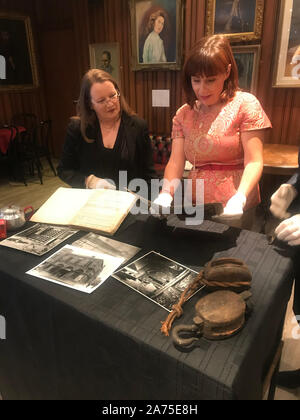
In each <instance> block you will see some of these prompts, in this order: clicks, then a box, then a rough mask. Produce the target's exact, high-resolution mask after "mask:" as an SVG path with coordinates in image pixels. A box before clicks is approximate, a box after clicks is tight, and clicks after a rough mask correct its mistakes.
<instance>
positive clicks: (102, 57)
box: [89, 42, 120, 83]
mask: <svg viewBox="0 0 300 420" xmlns="http://www.w3.org/2000/svg"><path fill="white" fill-rule="evenodd" d="M89 53H90V67H91V68H92V69H101V70H104V71H106V72H107V73H109V74H111V75H112V77H113V78H114V79H115V80H116V81H117V82H118V83H120V46H119V43H118V42H110V43H100V44H90V45H89Z"/></svg>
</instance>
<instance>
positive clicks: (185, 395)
mask: <svg viewBox="0 0 300 420" xmlns="http://www.w3.org/2000/svg"><path fill="white" fill-rule="evenodd" d="M82 234H83V232H80V233H78V234H76V235H75V236H73V237H71V238H69V239H68V240H67V241H66V242H65V243H69V244H70V243H72V242H73V241H75V240H76V239H78V237H79V236H81V235H82ZM113 238H114V239H116V240H119V241H122V242H127V243H130V244H132V245H135V246H139V247H141V248H142V251H141V252H140V253H139V254H138V255H137V256H136V257H135V258H138V257H139V256H141V255H143V254H145V253H146V252H148V251H150V250H154V251H156V252H159V253H161V254H162V255H164V256H166V257H169V258H171V259H173V260H175V261H177V262H179V263H181V264H183V265H186V266H188V267H190V268H192V269H194V270H196V271H197V272H198V271H200V270H201V268H202V267H203V265H204V264H205V263H206V262H207V261H209V260H210V259H212V258H217V257H220V256H232V257H236V258H241V259H243V260H244V261H245V263H246V264H247V265H248V266H249V268H250V270H251V272H252V276H253V278H252V293H253V296H252V303H253V305H254V309H253V312H252V314H251V316H250V317H249V319H248V320H247V322H246V324H245V326H244V328H243V329H242V330H241V331H240V332H239V333H238V334H236V335H235V336H233V337H231V338H229V339H226V340H222V341H208V340H206V339H204V338H201V339H200V341H199V343H198V345H197V346H196V348H194V349H193V350H192V351H191V352H186V353H185V352H180V351H179V350H177V349H176V348H175V347H174V346H173V344H172V341H171V338H170V337H165V336H164V335H163V334H162V333H161V332H160V326H161V321H164V320H165V318H166V316H167V314H168V312H167V311H165V310H164V309H163V308H161V307H160V306H158V305H156V304H155V303H154V302H152V301H150V300H148V299H146V298H145V297H143V296H142V295H140V294H139V293H137V292H135V291H134V290H132V289H131V288H129V287H127V286H126V285H124V284H123V283H120V282H119V281H118V280H116V279H114V278H113V277H110V278H109V279H107V280H106V281H105V282H104V284H102V285H101V286H100V287H99V288H98V289H96V290H95V291H94V292H93V293H92V294H85V293H82V292H79V291H76V290H73V289H70V288H67V287H64V286H60V285H57V284H54V283H51V282H48V281H46V280H43V279H40V278H36V277H33V276H30V275H28V274H25V272H26V271H27V270H29V269H31V268H33V267H34V266H36V265H37V264H39V263H40V262H41V261H43V260H44V259H46V258H47V257H48V256H49V255H50V254H52V253H53V252H55V251H57V249H58V248H56V249H54V250H52V251H50V252H49V253H48V254H46V255H44V256H43V257H37V256H34V255H31V254H26V253H23V252H21V251H17V250H14V249H10V248H6V247H0V315H2V316H4V317H5V319H6V339H5V340H0V392H1V393H2V396H3V398H4V399H98V400H99V399H100V400H104V399H111V400H113V399H119V400H120V399H121V400H125V399H129V400H132V399H135V400H140V399H146V400H152V399H157V400H158V399H159V400H161V399H164V400H193V399H196V400H201V399H210V400H212V399H237V400H238V399H259V398H261V397H262V384H263V381H264V378H265V375H266V373H267V371H268V369H269V365H270V363H271V360H272V358H273V355H274V352H275V350H276V347H277V345H278V343H279V340H280V337H281V331H282V322H283V319H284V314H285V311H286V305H287V302H288V300H289V297H290V293H291V287H292V279H293V273H292V263H291V258H290V257H291V249H289V248H288V247H287V248H285V247H282V246H278V245H276V244H274V245H269V244H268V241H267V237H266V236H265V235H261V234H258V233H254V232H250V231H246V230H242V231H241V230H239V229H235V228H229V227H227V226H225V225H222V224H217V223H214V222H210V221H205V222H204V223H203V224H202V225H200V226H198V227H191V228H188V227H187V226H185V224H184V222H183V221H181V220H180V219H179V218H178V217H177V216H169V218H168V220H167V221H165V220H164V221H161V220H158V219H155V218H153V217H148V216H138V217H134V216H132V215H129V216H128V218H127V219H126V220H125V221H124V223H123V225H122V226H121V227H120V229H119V231H118V232H117V233H116V234H115V235H114V237H113ZM65 243H64V244H65ZM64 244H61V245H60V246H59V247H62V246H63V245H64ZM135 258H134V259H135ZM201 293H203V292H199V293H198V294H197V295H195V296H193V298H192V299H191V300H189V301H188V302H187V303H186V304H185V305H184V308H183V309H184V314H183V316H182V317H181V318H180V319H179V320H176V321H175V323H174V325H176V324H177V323H179V322H180V323H187V324H188V323H191V322H192V318H193V315H194V306H195V303H196V302H197V300H198V299H199V298H200V297H201Z"/></svg>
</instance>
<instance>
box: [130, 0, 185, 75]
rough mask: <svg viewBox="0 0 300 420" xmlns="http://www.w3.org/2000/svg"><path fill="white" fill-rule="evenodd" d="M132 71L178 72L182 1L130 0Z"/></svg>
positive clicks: (180, 54)
mask: <svg viewBox="0 0 300 420" xmlns="http://www.w3.org/2000/svg"><path fill="white" fill-rule="evenodd" d="M130 15H131V46H132V66H131V68H132V70H154V69H168V70H180V68H181V56H182V20H183V0H130Z"/></svg>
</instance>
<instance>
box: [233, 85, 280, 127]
mask: <svg viewBox="0 0 300 420" xmlns="http://www.w3.org/2000/svg"><path fill="white" fill-rule="evenodd" d="M240 112H241V124H240V130H241V132H242V131H250V130H260V129H263V128H270V127H272V124H271V122H270V120H269V118H268V116H267V114H266V113H265V111H264V110H263V108H262V106H261V104H260V102H259V100H258V99H257V98H256V97H255V96H254V95H252V94H250V93H244V95H243V101H242V103H241V107H240Z"/></svg>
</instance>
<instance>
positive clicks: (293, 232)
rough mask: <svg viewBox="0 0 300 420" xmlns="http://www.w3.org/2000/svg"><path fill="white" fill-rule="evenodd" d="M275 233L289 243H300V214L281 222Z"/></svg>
mask: <svg viewBox="0 0 300 420" xmlns="http://www.w3.org/2000/svg"><path fill="white" fill-rule="evenodd" d="M275 235H276V236H277V238H278V239H280V240H281V241H285V242H287V243H288V244H289V245H292V246H294V245H300V214H296V215H295V216H292V217H290V218H289V219H286V220H284V221H283V222H281V223H280V224H279V225H278V226H277V228H276V229H275Z"/></svg>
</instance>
